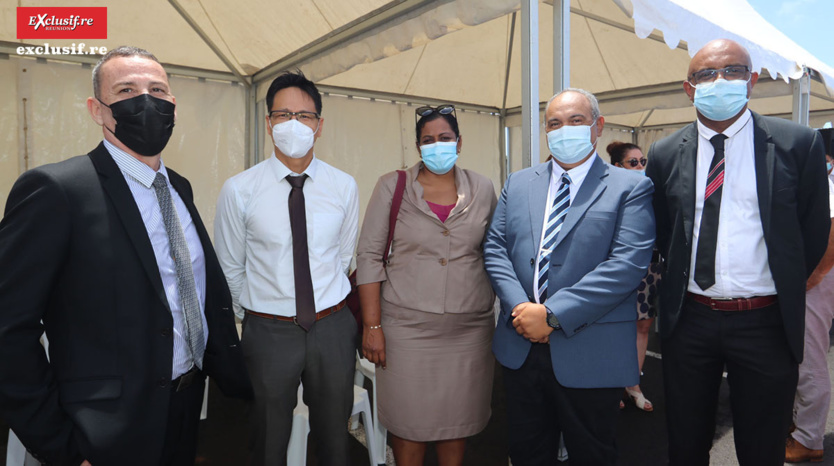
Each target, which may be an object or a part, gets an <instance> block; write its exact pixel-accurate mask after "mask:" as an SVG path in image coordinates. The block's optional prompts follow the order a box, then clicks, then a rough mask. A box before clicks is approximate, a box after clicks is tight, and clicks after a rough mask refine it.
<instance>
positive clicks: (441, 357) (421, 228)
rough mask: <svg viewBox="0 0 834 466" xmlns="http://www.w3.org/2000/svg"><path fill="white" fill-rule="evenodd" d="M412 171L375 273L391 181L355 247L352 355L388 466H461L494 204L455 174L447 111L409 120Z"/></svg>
mask: <svg viewBox="0 0 834 466" xmlns="http://www.w3.org/2000/svg"><path fill="white" fill-rule="evenodd" d="M416 118H418V121H417V128H416V133H417V140H416V145H417V150H418V151H419V152H420V155H421V161H420V162H418V163H417V164H416V165H414V166H412V167H411V168H409V169H408V170H407V171H406V184H405V192H404V195H403V199H402V204H401V206H400V210H399V213H398V215H397V219H396V227H395V228H394V239H393V242H392V244H391V252H390V255H389V256H388V262H387V264H383V263H382V254H383V249H384V247H385V244H386V241H387V239H388V228H389V227H388V221H389V212H390V208H391V202H392V198H393V195H394V191H395V187H396V184H397V173H396V172H391V173H387V174H385V175H383V176H382V177H380V179H379V181H378V182H377V185H376V187H375V188H374V192H373V194H372V195H371V199H370V201H369V202H368V207H367V209H366V211H365V220H364V223H363V225H362V232H361V234H360V235H359V246H358V248H357V258H356V262H357V283H358V284H359V296H360V299H361V302H362V316H363V327H364V329H363V337H362V353H363V355H364V356H365V357H366V358H368V360H369V361H371V362H373V363H374V364H376V365H377V367H381V368H382V369H383V370H378V371H377V373H376V378H377V396H378V399H377V406H378V409H379V421H380V422H381V423H382V424H383V425H384V426H385V427H386V428H387V429H388V431H389V432H391V446H392V447H393V450H394V458H395V459H396V462H397V464H398V465H399V466H411V465H422V464H423V458H424V456H425V450H426V444H427V442H435V446H436V450H437V457H438V462H439V464H441V465H460V464H462V463H463V454H464V448H465V445H466V438H467V437H470V436H472V435H474V434H476V433H478V432H480V431H481V430H483V429H484V427H486V424H487V422H488V420H489V416H490V400H491V397H492V384H493V368H494V364H495V363H494V359H493V356H492V352H491V342H492V333H493V331H494V326H495V321H494V318H493V307H492V306H493V302H494V299H495V295H494V294H493V292H492V287H491V285H490V282H489V278H488V277H487V275H486V271H485V270H484V258H483V250H482V247H481V245H482V243H483V240H484V236H485V235H486V229H487V226H488V224H489V220H490V218H491V217H492V211H493V209H494V208H495V204H496V197H495V189H494V187H493V185H492V182H491V181H490V180H489V179H488V178H486V177H485V176H482V175H479V174H477V173H475V172H472V171H469V170H465V169H462V168H460V167H458V166H457V165H456V161H457V158H458V154H459V153H460V150H461V147H462V142H463V141H462V138H461V136H460V131H459V129H458V122H457V118H456V114H455V109H454V107H453V106H451V105H441V106H439V107H436V108H435V107H420V108H418V109H417V115H416Z"/></svg>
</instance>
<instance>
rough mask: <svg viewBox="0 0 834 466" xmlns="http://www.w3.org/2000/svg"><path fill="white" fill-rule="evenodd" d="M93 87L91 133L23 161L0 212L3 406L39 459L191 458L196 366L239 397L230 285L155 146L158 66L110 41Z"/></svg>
mask: <svg viewBox="0 0 834 466" xmlns="http://www.w3.org/2000/svg"><path fill="white" fill-rule="evenodd" d="M93 87H94V94H95V97H91V98H89V99H88V101H87V107H88V109H89V112H90V114H91V116H92V118H93V120H94V121H95V122H96V123H97V124H98V125H100V126H101V127H102V132H103V134H104V141H103V142H102V144H100V145H99V146H98V147H97V148H95V149H94V150H93V151H92V152H90V153H89V154H87V155H86V156H79V157H74V158H72V159H69V160H66V161H64V162H60V163H56V164H52V165H46V166H42V167H39V168H36V169H33V170H30V171H28V172H26V173H24V174H23V175H21V177H20V179H18V181H17V182H16V183H15V185H14V187H13V188H12V190H11V192H10V193H9V197H8V202H7V205H6V210H5V216H4V218H3V220H2V222H0V264H2V268H0V354H2V357H0V415H2V417H3V418H4V419H5V420H6V421H7V422H8V424H9V425H10V426H11V428H12V430H14V432H15V433H16V434H17V435H18V437H19V438H20V440H21V441H22V442H23V444H24V445H25V446H26V448H27V449H28V450H29V452H30V453H32V454H33V456H35V458H36V459H38V460H40V461H41V462H43V463H46V464H50V465H78V464H84V465H89V464H94V465H96V466H101V465H134V464H135V465H151V464H153V465H157V464H172V465H185V464H193V463H194V456H195V451H196V439H197V425H198V422H199V413H200V407H201V404H202V396H203V387H204V384H205V376H206V375H208V376H211V377H212V378H214V379H215V381H216V382H217V384H218V385H219V386H220V388H221V389H222V390H223V391H224V392H225V393H226V394H228V395H233V396H240V397H251V392H252V387H251V384H250V382H249V378H248V374H247V372H246V369H245V366H244V364H243V358H242V355H241V352H240V348H239V341H238V337H237V333H236V330H235V324H234V317H233V314H232V303H231V297H230V295H229V290H228V287H227V286H226V282H225V279H224V277H223V272H222V270H221V269H220V265H219V264H218V262H217V258H216V257H215V254H214V251H213V249H212V247H211V242H210V240H209V237H208V234H207V233H206V230H205V227H204V226H203V223H202V222H201V220H200V217H199V214H198V213H197V210H196V208H195V206H194V202H193V195H192V191H191V186H190V185H189V183H188V181H187V180H186V179H185V178H183V177H181V176H179V175H177V174H176V173H174V172H173V171H172V170H170V169H166V167H165V166H164V164H163V163H162V160H161V158H160V153H161V151H162V149H163V148H164V147H165V144H166V143H167V142H168V138H169V137H170V135H171V131H172V129H173V123H174V104H175V100H174V97H173V95H171V93H170V87H169V84H168V78H167V76H166V74H165V70H163V68H162V66H161V65H160V64H159V62H158V61H157V60H156V58H155V57H154V56H153V55H151V54H150V53H148V52H147V51H145V50H142V49H137V48H133V47H120V48H118V49H114V50H112V51H110V52H109V53H108V54H107V55H105V56H104V57H103V58H102V60H101V61H100V62H99V64H98V65H96V67H95V69H94V71H93ZM169 183H170V184H169ZM44 331H45V332H46V336H47V338H48V341H49V357H48V358H47V354H46V353H45V351H44V349H43V347H42V346H41V343H40V341H39V339H40V337H41V334H42V333H43V332H44Z"/></svg>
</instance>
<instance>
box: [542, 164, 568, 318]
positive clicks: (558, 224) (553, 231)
mask: <svg viewBox="0 0 834 466" xmlns="http://www.w3.org/2000/svg"><path fill="white" fill-rule="evenodd" d="M568 209H570V175H568V173H567V172H565V173H562V184H560V185H559V190H558V191H556V195H555V196H553V205H551V206H550V213H549V215H548V216H547V228H545V232H544V241H543V242H542V252H541V257H540V258H539V290H538V293H539V300H540V301H541V302H544V301H545V300H547V297H548V293H547V281H548V280H547V271H548V270H549V269H550V254H551V252H553V245H554V244H556V238H558V237H559V232H560V231H561V230H562V224H563V223H565V216H566V215H567V214H568Z"/></svg>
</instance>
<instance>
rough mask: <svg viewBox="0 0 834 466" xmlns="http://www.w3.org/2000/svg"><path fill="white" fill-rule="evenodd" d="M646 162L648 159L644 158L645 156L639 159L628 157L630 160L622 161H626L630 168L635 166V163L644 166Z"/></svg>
mask: <svg viewBox="0 0 834 466" xmlns="http://www.w3.org/2000/svg"><path fill="white" fill-rule="evenodd" d="M647 162H648V160H646V158H645V157H643V158H642V159H639V160H638V159H630V160H625V161H624V163H627V164H628V166H630V167H631V168H637V165H640V166H641V167H645V166H646V163H647Z"/></svg>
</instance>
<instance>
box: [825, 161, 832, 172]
mask: <svg viewBox="0 0 834 466" xmlns="http://www.w3.org/2000/svg"><path fill="white" fill-rule="evenodd" d="M831 168H834V167H832V166H831V162H825V170H826V171H828V173H831Z"/></svg>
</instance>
